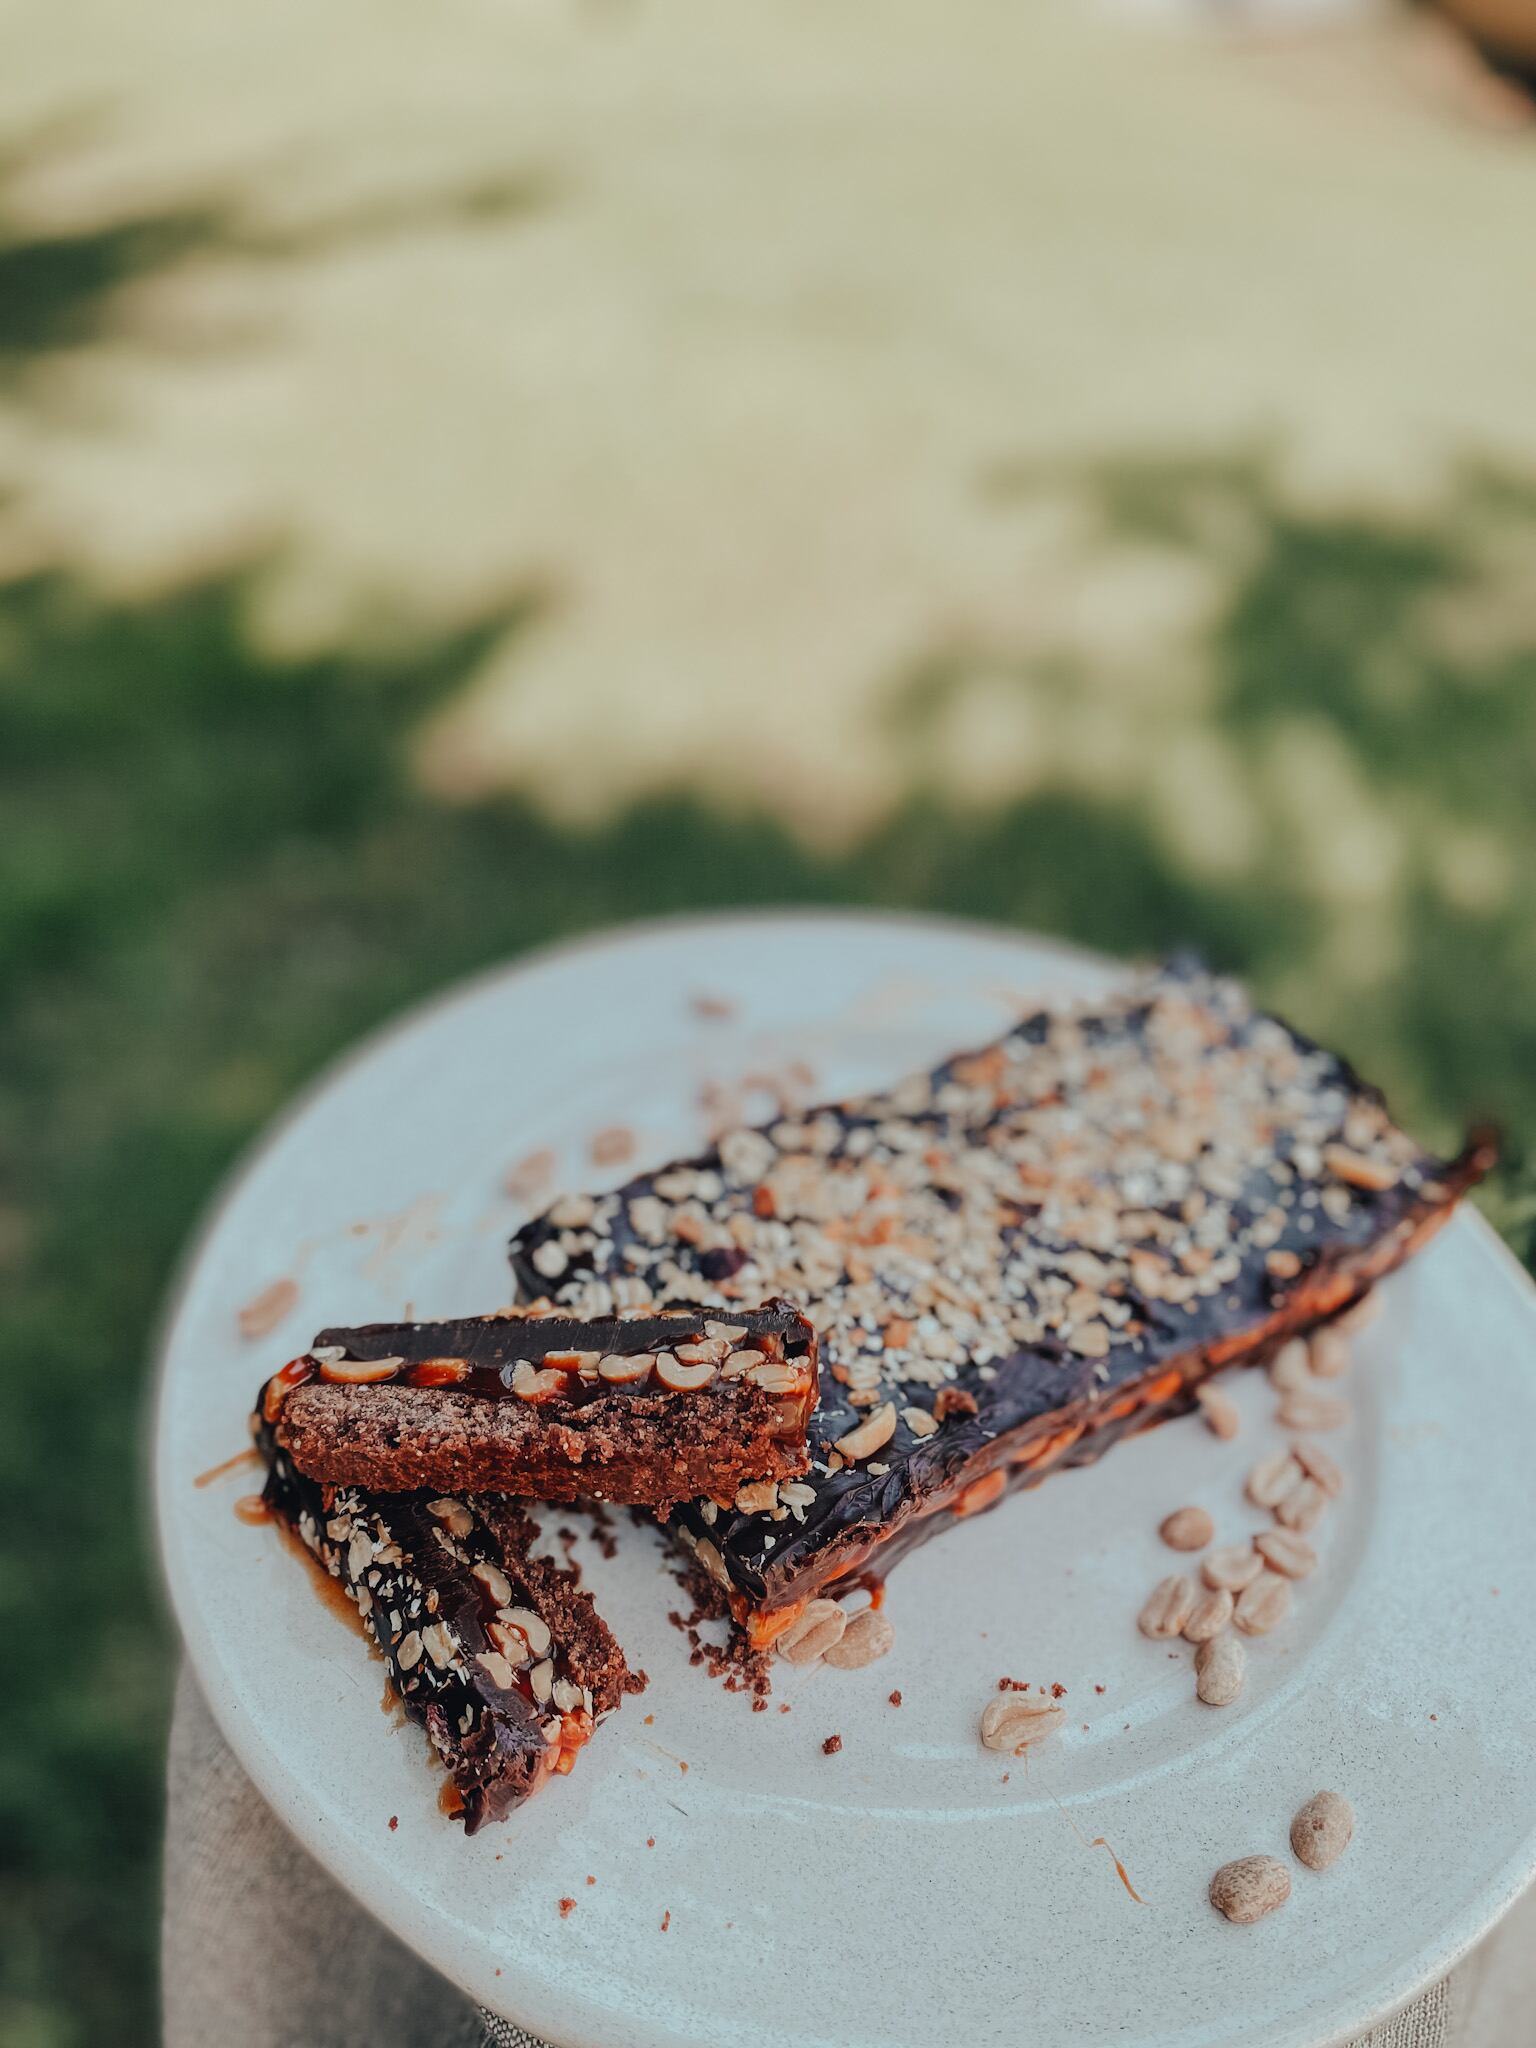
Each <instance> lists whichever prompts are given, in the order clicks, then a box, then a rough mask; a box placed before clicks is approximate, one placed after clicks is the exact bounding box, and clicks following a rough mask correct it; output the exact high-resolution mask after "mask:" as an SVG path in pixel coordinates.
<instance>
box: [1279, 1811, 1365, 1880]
mask: <svg viewBox="0 0 1536 2048" xmlns="http://www.w3.org/2000/svg"><path fill="white" fill-rule="evenodd" d="M1354 1833H1355V1810H1354V1808H1353V1807H1352V1806H1351V1805H1350V1803H1349V1801H1348V1800H1347V1799H1346V1798H1344V1796H1343V1795H1342V1794H1341V1793H1338V1792H1314V1793H1313V1794H1312V1797H1311V1798H1310V1799H1309V1800H1308V1801H1307V1802H1306V1804H1305V1805H1304V1806H1302V1807H1301V1808H1299V1809H1298V1811H1297V1814H1296V1818H1295V1819H1294V1820H1293V1821H1292V1822H1291V1848H1292V1850H1293V1852H1294V1853H1295V1856H1296V1860H1297V1861H1298V1862H1299V1863H1305V1865H1306V1866H1307V1868H1308V1870H1326V1869H1327V1868H1328V1866H1329V1864H1330V1863H1337V1861H1338V1860H1339V1858H1340V1857H1341V1856H1342V1855H1343V1854H1344V1851H1345V1850H1346V1849H1347V1848H1348V1847H1349V1845H1350V1843H1351V1841H1352V1840H1353V1839H1354Z"/></svg>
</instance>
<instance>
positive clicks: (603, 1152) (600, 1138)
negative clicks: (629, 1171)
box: [587, 1124, 635, 1166]
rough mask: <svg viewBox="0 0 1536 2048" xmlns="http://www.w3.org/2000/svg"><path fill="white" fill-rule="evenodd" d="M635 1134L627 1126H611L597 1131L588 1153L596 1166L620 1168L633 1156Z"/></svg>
mask: <svg viewBox="0 0 1536 2048" xmlns="http://www.w3.org/2000/svg"><path fill="white" fill-rule="evenodd" d="M634 1150H635V1134H634V1132H633V1131H632V1130H630V1128H629V1126H628V1125H627V1124H609V1125H608V1126H607V1127H606V1128H605V1129H603V1130H601V1131H595V1132H594V1133H593V1135H592V1142H591V1144H590V1145H589V1146H588V1147H587V1153H588V1156H589V1157H590V1159H591V1161H592V1164H593V1165H594V1166H618V1165H620V1164H621V1163H622V1161H624V1160H626V1159H629V1158H631V1157H632V1156H633V1154H634Z"/></svg>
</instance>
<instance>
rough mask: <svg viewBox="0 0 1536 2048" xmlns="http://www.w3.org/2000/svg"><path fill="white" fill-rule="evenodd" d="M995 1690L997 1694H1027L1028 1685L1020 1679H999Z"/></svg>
mask: <svg viewBox="0 0 1536 2048" xmlns="http://www.w3.org/2000/svg"><path fill="white" fill-rule="evenodd" d="M997 1689H998V1691H999V1692H1028V1691H1029V1684H1028V1681H1027V1680H1025V1679H1022V1678H1000V1679H999V1680H998V1681H997Z"/></svg>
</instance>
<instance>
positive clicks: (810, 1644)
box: [774, 1600, 848, 1664]
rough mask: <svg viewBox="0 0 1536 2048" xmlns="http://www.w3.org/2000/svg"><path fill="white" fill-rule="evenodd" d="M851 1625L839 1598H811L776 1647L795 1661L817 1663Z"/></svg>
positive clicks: (789, 1660) (784, 1655)
mask: <svg viewBox="0 0 1536 2048" xmlns="http://www.w3.org/2000/svg"><path fill="white" fill-rule="evenodd" d="M847 1626H848V1617H847V1615H846V1614H844V1612H843V1610H842V1608H841V1607H839V1606H838V1604H837V1602H836V1601H835V1600H808V1601H807V1602H806V1604H805V1609H804V1612H803V1613H801V1614H798V1615H797V1616H796V1617H795V1619H794V1620H793V1621H792V1622H791V1623H790V1625H789V1627H788V1628H787V1629H785V1631H784V1633H783V1634H782V1635H781V1636H780V1637H779V1639H778V1641H777V1642H776V1643H775V1645H774V1648H775V1649H776V1650H777V1651H778V1653H779V1655H780V1656H781V1657H783V1658H784V1659H785V1660H786V1661H787V1662H789V1663H791V1664H816V1663H819V1662H820V1660H821V1659H822V1657H824V1656H825V1655H826V1653H827V1651H828V1650H830V1649H831V1647H832V1645H833V1644H834V1643H836V1642H840V1641H841V1640H842V1636H843V1631H844V1630H845V1629H846V1628H847Z"/></svg>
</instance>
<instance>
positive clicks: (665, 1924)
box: [661, 1906, 672, 1934]
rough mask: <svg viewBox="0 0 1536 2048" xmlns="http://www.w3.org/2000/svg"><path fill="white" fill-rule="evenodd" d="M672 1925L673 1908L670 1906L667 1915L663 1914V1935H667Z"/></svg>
mask: <svg viewBox="0 0 1536 2048" xmlns="http://www.w3.org/2000/svg"><path fill="white" fill-rule="evenodd" d="M671 1925H672V1908H671V1907H670V1906H668V1908H667V1910H666V1912H665V1913H663V1914H662V1916H661V1931H662V1933H663V1934H665V1933H666V1931H667V1929H668V1928H669V1927H670V1926H671Z"/></svg>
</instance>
